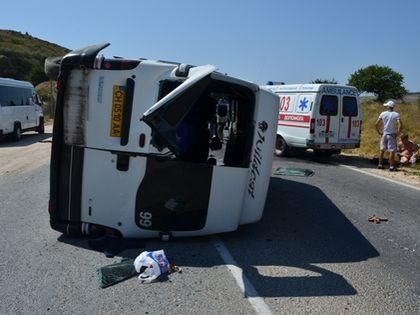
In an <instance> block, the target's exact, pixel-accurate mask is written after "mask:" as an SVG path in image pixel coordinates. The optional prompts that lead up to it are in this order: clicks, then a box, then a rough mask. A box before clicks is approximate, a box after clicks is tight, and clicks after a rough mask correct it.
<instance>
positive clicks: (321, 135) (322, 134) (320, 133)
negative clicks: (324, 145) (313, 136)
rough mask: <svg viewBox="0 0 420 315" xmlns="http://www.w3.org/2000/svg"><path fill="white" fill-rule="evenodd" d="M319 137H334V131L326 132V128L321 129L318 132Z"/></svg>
mask: <svg viewBox="0 0 420 315" xmlns="http://www.w3.org/2000/svg"><path fill="white" fill-rule="evenodd" d="M318 137H320V138H325V137H331V138H332V137H334V131H330V132H328V133H326V132H325V131H324V130H323V131H320V132H319V133H318Z"/></svg>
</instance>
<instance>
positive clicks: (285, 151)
mask: <svg viewBox="0 0 420 315" xmlns="http://www.w3.org/2000/svg"><path fill="white" fill-rule="evenodd" d="M289 152H290V148H289V146H288V145H287V143H286V141H285V140H284V139H283V137H282V136H279V135H277V138H276V147H275V149H274V153H275V154H276V155H277V156H288V155H289Z"/></svg>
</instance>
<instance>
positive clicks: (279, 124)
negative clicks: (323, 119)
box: [277, 123, 309, 129]
mask: <svg viewBox="0 0 420 315" xmlns="http://www.w3.org/2000/svg"><path fill="white" fill-rule="evenodd" d="M277 125H278V126H286V127H298V128H308V129H309V126H299V125H291V124H282V123H278V124H277Z"/></svg>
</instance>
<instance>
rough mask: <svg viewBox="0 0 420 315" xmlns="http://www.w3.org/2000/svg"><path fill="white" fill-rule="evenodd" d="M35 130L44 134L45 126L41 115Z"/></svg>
mask: <svg viewBox="0 0 420 315" xmlns="http://www.w3.org/2000/svg"><path fill="white" fill-rule="evenodd" d="M36 131H37V132H38V133H39V134H40V135H42V134H44V133H45V126H44V118H43V117H40V118H39V125H38V127H37V129H36Z"/></svg>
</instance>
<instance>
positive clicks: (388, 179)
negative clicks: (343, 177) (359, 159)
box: [336, 164, 420, 191]
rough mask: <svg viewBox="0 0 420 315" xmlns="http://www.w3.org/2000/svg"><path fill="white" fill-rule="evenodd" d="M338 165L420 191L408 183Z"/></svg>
mask: <svg viewBox="0 0 420 315" xmlns="http://www.w3.org/2000/svg"><path fill="white" fill-rule="evenodd" d="M336 165H338V166H342V167H345V168H348V169H351V170H353V171H356V172H359V173H363V174H366V175H370V176H373V177H376V178H380V179H383V180H386V181H388V182H391V183H394V184H398V185H401V186H404V187H408V188H411V189H415V190H418V191H420V188H418V187H416V186H413V185H410V184H406V183H402V182H399V181H396V180H395V179H391V178H388V177H383V176H380V175H376V174H373V173H370V172H367V171H364V170H361V169H358V168H356V167H353V166H348V165H343V164H336Z"/></svg>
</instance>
